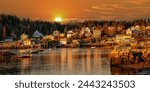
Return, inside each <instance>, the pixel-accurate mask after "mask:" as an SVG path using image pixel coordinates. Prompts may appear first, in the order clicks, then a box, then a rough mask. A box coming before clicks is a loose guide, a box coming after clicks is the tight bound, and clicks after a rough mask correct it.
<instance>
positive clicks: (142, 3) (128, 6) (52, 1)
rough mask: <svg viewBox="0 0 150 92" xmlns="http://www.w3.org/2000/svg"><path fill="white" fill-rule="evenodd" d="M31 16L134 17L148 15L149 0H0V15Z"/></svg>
mask: <svg viewBox="0 0 150 92" xmlns="http://www.w3.org/2000/svg"><path fill="white" fill-rule="evenodd" d="M2 13H5V14H14V15H17V16H19V17H29V18H31V19H36V18H39V19H40V20H50V21H51V20H52V19H53V18H55V17H62V18H63V19H68V20H70V19H107V20H108V19H116V20H118V19H123V20H124V19H136V18H148V17H150V0H0V14H2Z"/></svg>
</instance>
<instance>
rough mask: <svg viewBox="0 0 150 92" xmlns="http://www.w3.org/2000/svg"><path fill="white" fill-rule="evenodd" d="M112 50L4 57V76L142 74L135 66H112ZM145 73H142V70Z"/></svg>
mask: <svg viewBox="0 0 150 92" xmlns="http://www.w3.org/2000/svg"><path fill="white" fill-rule="evenodd" d="M110 53H111V50H106V49H105V50H103V49H99V48H74V49H71V48H59V49H45V50H44V51H43V52H40V53H37V54H32V56H31V57H27V58H17V56H16V55H15V56H11V57H1V58H0V74H1V75H111V74H138V73H139V71H137V70H135V69H123V68H119V67H111V65H110ZM140 74H142V73H140Z"/></svg>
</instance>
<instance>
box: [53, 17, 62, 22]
mask: <svg viewBox="0 0 150 92" xmlns="http://www.w3.org/2000/svg"><path fill="white" fill-rule="evenodd" d="M54 21H55V22H62V18H61V17H56V18H55V19H54Z"/></svg>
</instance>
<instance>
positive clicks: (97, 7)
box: [91, 6, 101, 10]
mask: <svg viewBox="0 0 150 92" xmlns="http://www.w3.org/2000/svg"><path fill="white" fill-rule="evenodd" d="M91 7H92V8H93V9H96V10H100V9H101V8H100V7H99V6H91Z"/></svg>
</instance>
